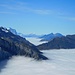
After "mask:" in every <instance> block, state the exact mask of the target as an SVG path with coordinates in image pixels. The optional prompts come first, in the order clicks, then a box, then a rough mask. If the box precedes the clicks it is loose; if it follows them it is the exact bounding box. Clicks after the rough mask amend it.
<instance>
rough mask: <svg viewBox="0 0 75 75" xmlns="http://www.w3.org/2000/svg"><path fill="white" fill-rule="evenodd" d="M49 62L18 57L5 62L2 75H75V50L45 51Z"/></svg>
mask: <svg viewBox="0 0 75 75" xmlns="http://www.w3.org/2000/svg"><path fill="white" fill-rule="evenodd" d="M42 52H44V55H45V56H47V57H48V58H49V60H45V61H44V60H43V61H36V60H34V59H31V58H28V57H24V56H17V57H15V56H14V57H13V58H11V59H10V60H9V61H3V62H1V63H0V66H2V65H4V64H6V65H5V66H4V67H3V68H1V67H0V75H75V49H66V50H65V49H60V50H45V51H44V50H43V51H42Z"/></svg>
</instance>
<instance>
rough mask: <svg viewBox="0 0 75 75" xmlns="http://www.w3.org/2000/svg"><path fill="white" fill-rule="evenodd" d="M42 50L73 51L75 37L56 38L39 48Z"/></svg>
mask: <svg viewBox="0 0 75 75" xmlns="http://www.w3.org/2000/svg"><path fill="white" fill-rule="evenodd" d="M37 48H38V49H40V50H49V49H73V48H75V35H67V36H62V37H57V38H54V39H53V40H51V41H49V42H48V43H44V44H41V45H38V46H37Z"/></svg>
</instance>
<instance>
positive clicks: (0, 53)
mask: <svg viewBox="0 0 75 75" xmlns="http://www.w3.org/2000/svg"><path fill="white" fill-rule="evenodd" d="M13 55H22V56H27V57H31V58H34V59H37V60H46V59H48V58H47V57H45V56H43V55H42V53H41V52H40V51H39V50H38V49H37V48H36V46H34V45H33V44H31V43H30V42H29V41H27V40H26V39H25V38H22V37H20V36H18V35H14V34H13V33H12V32H10V30H8V29H6V28H3V27H0V60H4V59H7V58H10V57H12V56H13Z"/></svg>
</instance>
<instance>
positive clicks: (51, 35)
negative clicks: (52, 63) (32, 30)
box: [8, 28, 64, 41]
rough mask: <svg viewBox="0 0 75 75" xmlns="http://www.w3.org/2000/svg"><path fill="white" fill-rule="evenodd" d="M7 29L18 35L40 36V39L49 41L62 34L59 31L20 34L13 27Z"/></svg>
mask: <svg viewBox="0 0 75 75" xmlns="http://www.w3.org/2000/svg"><path fill="white" fill-rule="evenodd" d="M8 30H10V31H11V32H12V33H13V34H15V35H19V36H21V37H23V38H40V39H41V41H50V40H52V39H54V38H56V37H62V36H64V35H62V34H60V33H56V34H53V33H50V34H43V35H36V34H22V33H18V32H17V31H16V30H15V29H12V28H8Z"/></svg>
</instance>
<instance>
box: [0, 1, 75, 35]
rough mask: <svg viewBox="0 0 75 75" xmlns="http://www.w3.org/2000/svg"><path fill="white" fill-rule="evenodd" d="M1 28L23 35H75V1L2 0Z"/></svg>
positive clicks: (0, 10) (0, 2)
mask: <svg viewBox="0 0 75 75" xmlns="http://www.w3.org/2000/svg"><path fill="white" fill-rule="evenodd" d="M0 26H3V27H7V28H8V27H11V28H14V29H16V30H17V31H18V32H20V33H23V34H31V33H33V34H48V33H62V34H64V35H68V34H75V0H0Z"/></svg>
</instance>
